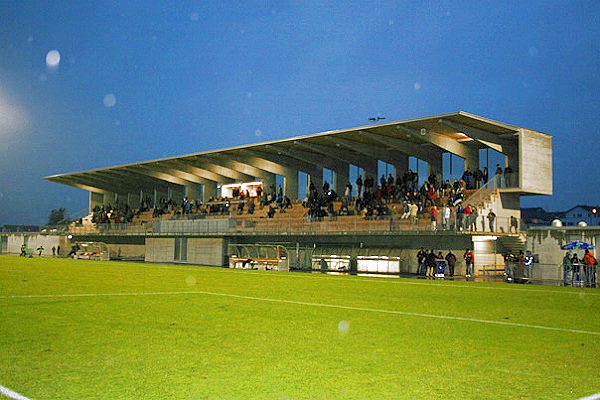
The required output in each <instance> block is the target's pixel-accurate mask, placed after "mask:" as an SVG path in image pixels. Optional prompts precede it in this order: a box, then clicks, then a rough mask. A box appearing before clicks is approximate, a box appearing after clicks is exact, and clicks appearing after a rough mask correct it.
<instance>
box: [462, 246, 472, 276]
mask: <svg viewBox="0 0 600 400" xmlns="http://www.w3.org/2000/svg"><path fill="white" fill-rule="evenodd" d="M463 259H464V260H465V278H471V277H472V276H473V273H474V266H475V256H474V255H473V252H472V251H471V249H469V248H467V250H466V251H465V253H464V254H463Z"/></svg>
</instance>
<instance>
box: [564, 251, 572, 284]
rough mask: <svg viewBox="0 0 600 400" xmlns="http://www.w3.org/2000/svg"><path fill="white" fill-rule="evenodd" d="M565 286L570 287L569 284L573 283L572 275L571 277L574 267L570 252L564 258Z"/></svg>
mask: <svg viewBox="0 0 600 400" xmlns="http://www.w3.org/2000/svg"><path fill="white" fill-rule="evenodd" d="M562 265H563V286H569V282H570V281H571V279H570V275H571V269H572V268H573V266H572V265H571V253H570V252H568V251H567V252H566V253H565V256H564V257H563V262H562Z"/></svg>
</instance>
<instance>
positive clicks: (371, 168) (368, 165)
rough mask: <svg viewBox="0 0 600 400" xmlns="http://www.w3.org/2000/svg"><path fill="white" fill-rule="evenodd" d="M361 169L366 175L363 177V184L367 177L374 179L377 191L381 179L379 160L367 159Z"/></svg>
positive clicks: (362, 163)
mask: <svg viewBox="0 0 600 400" xmlns="http://www.w3.org/2000/svg"><path fill="white" fill-rule="evenodd" d="M359 167H360V168H362V169H363V171H364V174H363V177H362V180H363V182H364V181H365V178H366V177H367V176H370V177H371V178H373V185H375V189H377V182H379V177H378V176H377V160H375V159H372V158H365V159H364V161H362V162H361V164H360V165H359Z"/></svg>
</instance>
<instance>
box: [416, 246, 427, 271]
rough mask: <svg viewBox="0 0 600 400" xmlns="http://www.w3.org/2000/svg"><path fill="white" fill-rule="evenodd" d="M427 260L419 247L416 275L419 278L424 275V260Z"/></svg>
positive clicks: (423, 250) (425, 254) (423, 251)
mask: <svg viewBox="0 0 600 400" xmlns="http://www.w3.org/2000/svg"><path fill="white" fill-rule="evenodd" d="M426 258H427V253H426V252H425V249H423V248H422V247H421V250H419V252H418V253H417V263H418V264H417V275H418V276H421V275H424V274H425V259H426Z"/></svg>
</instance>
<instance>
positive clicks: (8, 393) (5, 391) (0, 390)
mask: <svg viewBox="0 0 600 400" xmlns="http://www.w3.org/2000/svg"><path fill="white" fill-rule="evenodd" d="M0 394H1V395H3V396H5V397H8V398H9V399H14V400H29V399H28V398H27V397H25V396H23V395H22V394H19V393H17V392H14V391H12V390H10V389H9V388H7V387H4V386H0Z"/></svg>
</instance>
